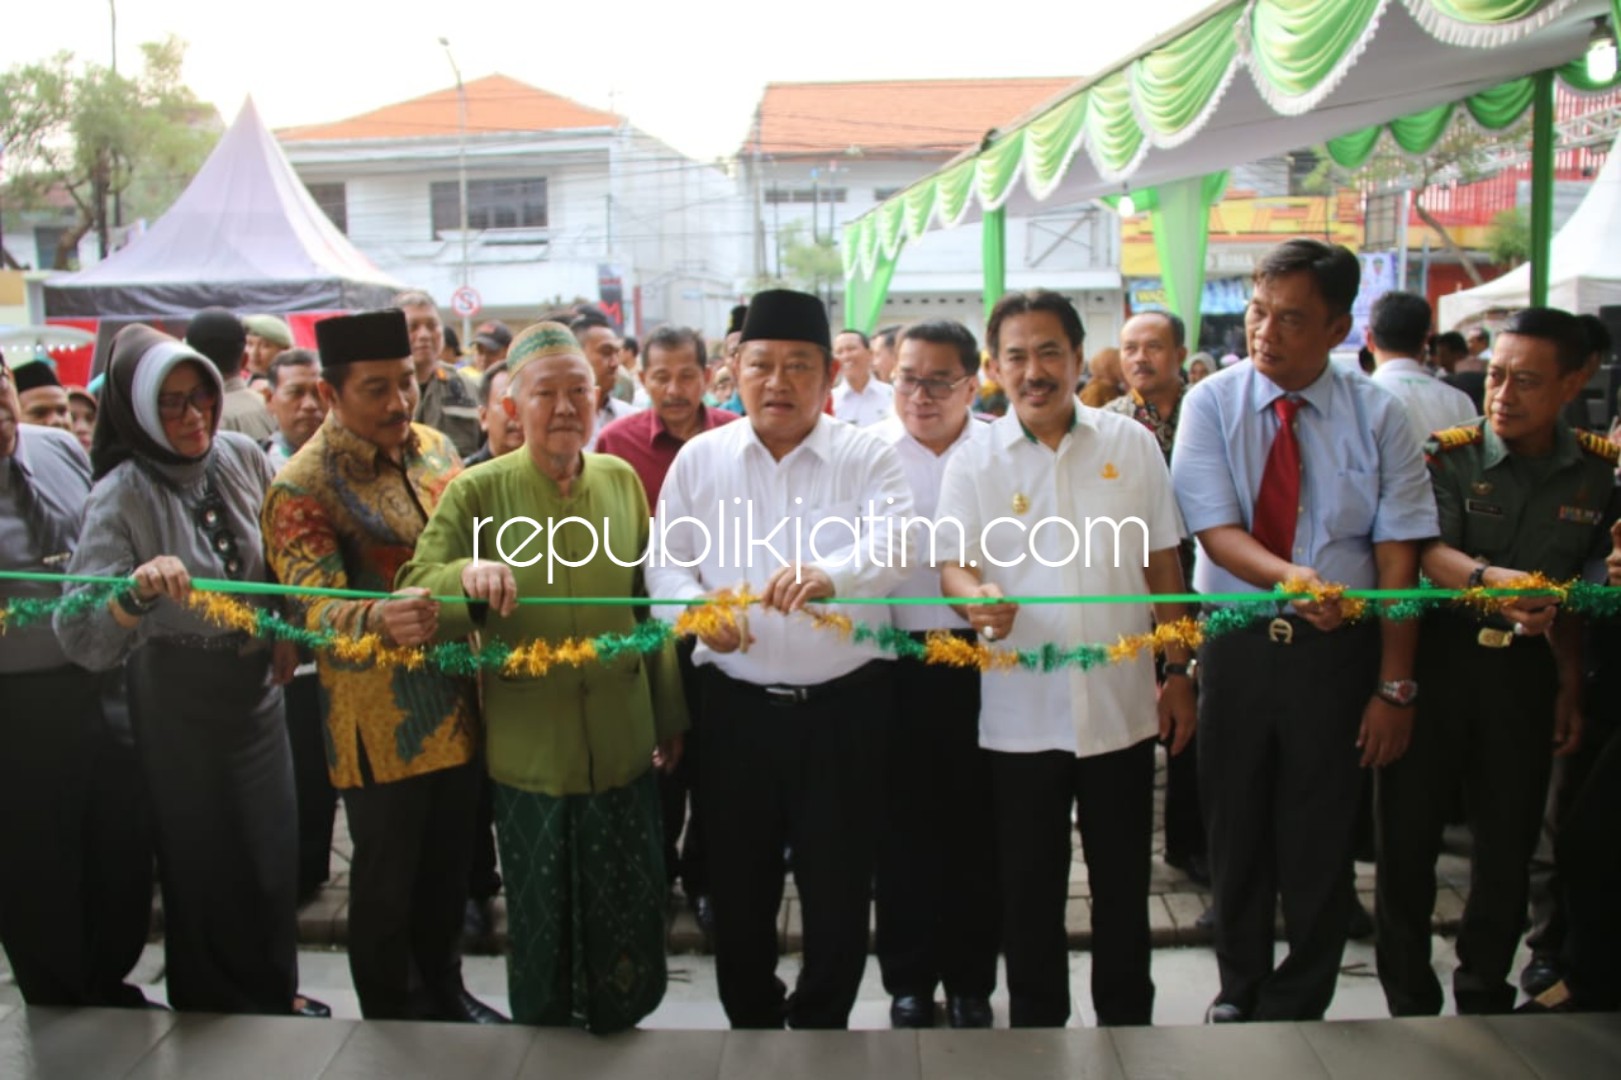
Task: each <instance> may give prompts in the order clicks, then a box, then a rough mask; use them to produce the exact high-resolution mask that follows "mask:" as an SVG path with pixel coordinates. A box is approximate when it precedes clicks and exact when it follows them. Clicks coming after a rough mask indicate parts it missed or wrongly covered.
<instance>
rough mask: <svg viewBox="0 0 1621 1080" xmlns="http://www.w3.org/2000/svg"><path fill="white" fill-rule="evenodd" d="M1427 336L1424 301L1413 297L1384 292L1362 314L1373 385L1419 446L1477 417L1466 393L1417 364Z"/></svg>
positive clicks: (1428, 308) (1428, 324)
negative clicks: (1401, 414) (1388, 397)
mask: <svg viewBox="0 0 1621 1080" xmlns="http://www.w3.org/2000/svg"><path fill="white" fill-rule="evenodd" d="M1429 332H1430V305H1429V301H1427V300H1425V299H1424V298H1423V297H1422V296H1416V295H1414V294H1413V293H1409V292H1387V293H1385V294H1384V295H1383V296H1381V297H1379V299H1377V300H1375V301H1374V302H1373V309H1372V310H1371V311H1369V312H1368V347H1369V348H1370V349H1372V350H1373V361H1374V363H1375V364H1376V365H1378V366H1377V367H1375V368H1374V371H1373V381H1374V382H1376V383H1378V384H1379V385H1380V386H1382V387H1384V388H1385V389H1386V390H1389V391H1390V392H1391V393H1392V394H1394V395H1395V396H1396V398H1397V400H1399V401H1400V402H1401V403H1402V408H1403V410H1405V411H1406V413H1407V422H1408V423H1409V424H1411V425H1412V427H1413V434H1414V435H1417V436H1418V441H1419V442H1420V443H1423V442H1424V441H1425V440H1427V439H1428V438H1429V437H1430V435H1431V433H1432V432H1436V431H1442V430H1445V429H1446V428H1449V427H1457V426H1458V425H1459V424H1467V423H1468V422H1469V421H1471V420H1473V419H1474V418H1475V417H1476V416H1478V415H1480V414H1479V413H1477V412H1475V405H1474V402H1472V401H1470V400H1469V395H1468V394H1466V393H1464V392H1463V391H1462V390H1459V389H1458V388H1457V387H1455V386H1449V385H1447V384H1446V383H1444V382H1442V381H1441V380H1440V379H1437V378H1436V377H1435V376H1433V375H1431V374H1430V373H1429V372H1428V371H1425V370H1424V366H1423V365H1422V364H1420V363H1419V362H1418V359H1417V357H1418V354H1419V353H1420V352H1422V351H1423V350H1424V339H1425V337H1426V336H1427V335H1428V334H1429Z"/></svg>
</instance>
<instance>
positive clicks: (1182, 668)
mask: <svg viewBox="0 0 1621 1080" xmlns="http://www.w3.org/2000/svg"><path fill="white" fill-rule="evenodd" d="M1160 670H1162V671H1163V672H1165V677H1166V678H1167V679H1169V678H1171V677H1172V676H1173V675H1181V676H1183V677H1184V678H1188V679H1197V678H1198V677H1199V661H1198V659H1197V658H1194V659H1192V660H1189V661H1188V662H1187V663H1185V664H1166V665H1165V666H1164V667H1163V668H1161V669H1160Z"/></svg>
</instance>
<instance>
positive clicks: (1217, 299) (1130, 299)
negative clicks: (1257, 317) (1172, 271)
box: [1126, 277, 1250, 315]
mask: <svg viewBox="0 0 1621 1080" xmlns="http://www.w3.org/2000/svg"><path fill="white" fill-rule="evenodd" d="M1126 302H1127V303H1128V304H1129V305H1130V306H1131V310H1132V313H1133V314H1135V313H1137V312H1139V311H1164V310H1165V309H1166V303H1165V282H1164V281H1163V280H1162V279H1160V278H1157V277H1143V278H1127V279H1126ZM1249 302H1250V283H1249V281H1248V280H1246V279H1244V278H1209V279H1207V280H1206V281H1205V283H1204V292H1203V293H1202V294H1201V296H1200V300H1199V311H1200V312H1201V313H1202V314H1205V315H1242V314H1244V308H1245V306H1246V305H1247V304H1248V303H1249Z"/></svg>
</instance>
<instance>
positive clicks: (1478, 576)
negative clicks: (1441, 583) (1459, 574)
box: [1464, 560, 1492, 589]
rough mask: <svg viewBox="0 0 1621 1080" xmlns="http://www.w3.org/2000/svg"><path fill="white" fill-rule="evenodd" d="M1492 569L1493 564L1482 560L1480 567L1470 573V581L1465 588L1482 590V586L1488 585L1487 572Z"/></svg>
mask: <svg viewBox="0 0 1621 1080" xmlns="http://www.w3.org/2000/svg"><path fill="white" fill-rule="evenodd" d="M1491 568H1492V564H1491V563H1489V562H1486V561H1484V560H1482V561H1481V563H1480V565H1479V566H1477V567H1475V568H1474V569H1473V570H1472V571H1470V572H1469V580H1468V582H1466V583H1465V585H1464V588H1466V589H1478V588H1480V587H1481V586H1482V585H1484V584H1485V583H1486V571H1488V570H1490V569H1491Z"/></svg>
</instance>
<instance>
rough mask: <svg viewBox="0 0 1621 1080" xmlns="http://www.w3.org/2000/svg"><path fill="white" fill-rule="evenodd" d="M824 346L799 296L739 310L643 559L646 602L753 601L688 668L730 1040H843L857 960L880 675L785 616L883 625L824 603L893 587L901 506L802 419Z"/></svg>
mask: <svg viewBox="0 0 1621 1080" xmlns="http://www.w3.org/2000/svg"><path fill="white" fill-rule="evenodd" d="M831 346H832V342H831V341H830V340H829V336H828V327H827V312H826V309H825V308H824V307H823V306H822V302H821V301H820V300H818V299H817V298H816V297H814V296H810V295H807V294H805V293H798V292H792V291H789V290H786V289H773V290H768V291H766V292H762V293H760V294H758V295H756V296H755V297H754V299H753V301H752V302H751V303H750V304H749V309H748V315H747V318H746V320H745V322H744V325H743V331H742V339H741V348H740V353H739V358H738V359H739V363H738V374H737V382H738V390H739V392H740V393H741V394H742V396H743V403H744V406H745V408H746V411H747V414H748V415H747V419H746V422H740V423H733V424H728V425H726V426H725V427H721V428H717V429H715V430H713V431H708V432H705V433H703V434H701V435H699V436H697V437H696V438H693V439H691V440H689V441H688V442H687V444H686V445H685V446H683V447H682V448H681V452H680V453H679V454H677V455H676V459H675V464H674V465H673V466H672V467H671V469H670V472H669V474H668V475H667V476H666V478H665V481H664V488H663V490H662V491H661V492H660V494H659V505H658V507H657V508H656V509H657V513H658V520H657V522H656V523H655V527H654V530H653V546H652V551H651V553H650V556H649V558H648V563H647V571H646V574H647V584H648V589H649V592H650V594H651V595H652V596H653V597H654V598H655V599H682V600H685V599H694V598H698V597H703V596H715V595H717V594H720V593H723V592H726V591H728V590H730V591H734V592H735V591H737V590H739V589H741V588H747V589H748V590H749V591H750V592H752V593H753V594H755V595H756V596H758V597H760V598H761V604H760V606H759V607H757V608H752V609H750V610H749V611H748V612H747V618H746V619H744V620H740V621H739V622H738V624H737V625H735V626H721V627H718V628H716V629H715V630H713V631H711V632H709V633H706V634H703V635H700V637H699V644H698V646H697V647H696V648H695V649H694V650H693V657H692V659H693V663H694V665H696V666H697V668H698V670H699V673H700V678H701V680H702V686H701V695H702V702H703V723H704V754H703V760H702V761H701V762H700V763H699V782H700V787H701V789H702V791H703V793H704V820H705V823H706V829H707V833H706V835H707V838H708V850H709V878H710V897H711V900H712V901H713V904H714V911H715V971H716V977H717V980H718V981H719V984H720V998H721V1004H722V1005H723V1006H724V1007H725V1009H726V1015H727V1018H728V1019H729V1020H730V1021H731V1023H732V1026H733V1027H736V1028H774V1027H781V1026H782V1025H783V1023H784V1022H785V1021H786V1022H787V1023H788V1024H789V1025H790V1026H792V1027H795V1028H842V1027H845V1026H847V1024H848V1022H849V1016H850V1008H851V1006H852V1005H853V1004H854V1003H855V998H856V993H857V991H858V989H859V988H860V984H861V974H862V971H863V969H864V968H865V967H866V961H867V916H868V911H869V904H868V901H869V895H870V888H871V882H872V872H873V859H874V850H875V847H876V840H877V829H876V828H875V824H876V823H877V822H878V821H879V820H880V814H881V809H882V797H881V795H882V790H883V760H884V742H885V735H886V732H887V728H888V724H889V719H890V715H891V713H892V711H893V710H894V707H895V701H894V685H895V684H894V673H893V668H894V663H893V662H892V661H891V660H889V659H888V658H887V655H886V654H885V653H884V652H883V651H882V650H881V649H879V648H878V647H877V646H876V645H875V644H871V643H857V642H855V641H853V640H845V639H841V638H840V636H839V635H838V634H837V633H836V632H834V631H830V630H824V629H819V628H817V627H816V626H815V625H814V624H813V623H812V622H811V620H810V618H809V617H808V616H807V615H806V614H805V613H803V611H802V610H801V609H803V608H804V607H805V605H806V604H807V603H815V604H816V605H817V610H819V611H821V612H826V613H828V614H837V615H842V616H845V617H846V618H848V619H850V620H851V622H852V623H854V624H862V623H865V624H867V625H868V626H871V627H883V626H887V625H888V623H889V614H888V611H887V610H886V609H885V608H884V607H882V606H874V605H844V604H840V603H839V602H838V598H842V597H852V598H856V597H882V596H885V595H887V594H888V593H889V592H890V590H892V589H893V588H894V587H895V586H896V585H897V584H899V583H900V581H901V579H902V577H903V576H904V574H905V569H906V544H905V540H904V537H905V523H904V519H905V518H907V517H909V516H911V514H912V494H911V491H910V490H909V489H908V487H907V484H906V477H905V475H904V473H903V472H902V471H901V466H900V462H899V460H898V459H897V457H896V454H895V451H894V450H893V449H892V448H891V447H889V446H886V445H885V444H884V443H883V442H881V441H880V440H879V439H877V438H876V437H875V436H873V435H872V434H871V433H870V432H864V431H861V430H859V429H857V428H855V427H852V426H850V425H848V424H841V423H838V422H837V421H835V420H833V419H831V418H829V417H827V416H825V415H824V414H823V413H822V405H823V403H824V402H825V401H826V400H827V393H828V388H829V387H830V386H831V385H832V383H833V380H834V378H835V377H836V376H837V374H838V367H837V365H836V364H835V363H834V361H833V357H832V348H831ZM857 519H860V520H859V523H858V522H857ZM829 601H831V602H829ZM788 842H792V844H793V848H794V878H795V881H796V882H797V883H798V886H799V896H800V905H801V909H802V912H803V917H804V927H805V963H804V966H803V968H801V970H800V976H799V984H798V986H797V988H796V989H795V992H794V994H793V995H792V997H788V996H787V992H786V987H785V986H784V985H783V983H782V981H781V980H779V979H778V978H777V977H776V974H775V971H776V965H777V918H778V914H779V909H780V907H781V903H782V883H783V867H782V850H783V845H784V844H785V843H788Z"/></svg>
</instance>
